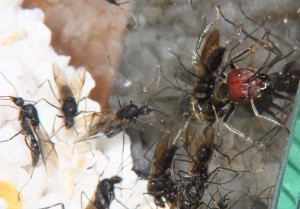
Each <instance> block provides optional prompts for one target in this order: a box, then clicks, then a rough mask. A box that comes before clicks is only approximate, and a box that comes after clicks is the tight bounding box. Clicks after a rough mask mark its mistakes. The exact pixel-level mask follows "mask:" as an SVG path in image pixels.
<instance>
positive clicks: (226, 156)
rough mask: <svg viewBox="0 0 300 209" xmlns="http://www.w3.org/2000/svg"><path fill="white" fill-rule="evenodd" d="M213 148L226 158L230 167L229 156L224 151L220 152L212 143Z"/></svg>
mask: <svg viewBox="0 0 300 209" xmlns="http://www.w3.org/2000/svg"><path fill="white" fill-rule="evenodd" d="M214 149H215V150H216V151H217V152H218V153H219V154H221V155H222V156H223V157H225V158H227V161H228V166H229V167H230V164H231V162H230V158H229V156H228V155H226V154H224V153H222V152H221V151H220V150H219V149H218V148H217V146H216V145H215V144H214Z"/></svg>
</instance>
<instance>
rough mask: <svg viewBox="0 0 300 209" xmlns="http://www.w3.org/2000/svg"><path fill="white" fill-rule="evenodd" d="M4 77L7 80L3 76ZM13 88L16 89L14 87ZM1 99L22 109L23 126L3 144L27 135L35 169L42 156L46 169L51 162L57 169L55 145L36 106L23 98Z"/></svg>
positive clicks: (26, 140)
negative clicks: (27, 102)
mask: <svg viewBox="0 0 300 209" xmlns="http://www.w3.org/2000/svg"><path fill="white" fill-rule="evenodd" d="M2 76H3V77H4V78H5V76H4V75H3V74H2ZM5 79H6V78H5ZM6 80H7V79H6ZM7 81H8V80H7ZM8 82H9V81H8ZM9 84H11V85H12V86H13V84H12V83H10V82H9ZM13 88H14V89H15V87H14V86H13ZM15 90H16V89H15ZM0 98H1V99H4V100H6V99H10V100H11V101H12V102H13V103H14V104H15V105H16V106H17V107H19V108H20V109H19V110H20V111H19V117H18V120H19V121H20V125H21V130H20V131H19V132H18V133H16V134H15V135H14V136H12V137H11V138H9V139H7V140H3V141H1V142H6V141H10V140H12V139H13V138H14V137H15V136H17V135H19V134H23V135H25V142H26V144H27V146H28V148H29V149H30V151H31V156H32V166H33V167H35V166H36V165H37V164H38V162H39V159H40V156H41V157H42V160H43V162H44V164H45V167H46V168H47V163H48V162H51V164H52V165H53V166H55V167H57V165H58V157H57V153H56V151H55V148H54V144H53V143H52V142H51V140H50V138H49V136H48V134H47V132H46V131H45V129H44V127H43V125H42V124H41V123H40V120H39V116H38V112H37V109H36V108H35V106H34V105H33V104H25V101H24V99H23V98H21V97H13V96H1V97H0Z"/></svg>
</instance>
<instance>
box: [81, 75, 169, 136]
mask: <svg viewBox="0 0 300 209" xmlns="http://www.w3.org/2000/svg"><path fill="white" fill-rule="evenodd" d="M115 81H116V80H115ZM157 85H158V83H157ZM151 99H152V95H151V96H150V97H149V99H148V101H147V104H146V105H142V106H140V107H139V106H137V105H136V104H133V103H132V101H131V100H130V104H129V105H126V106H123V107H122V105H121V103H120V100H119V98H118V96H117V100H118V104H119V107H120V108H118V109H112V110H102V111H101V112H94V113H91V114H89V115H86V116H84V118H83V119H84V122H85V124H87V131H86V132H84V133H81V134H79V136H78V138H77V139H78V140H77V142H80V141H85V140H88V139H90V138H89V137H91V136H94V135H96V134H97V133H104V134H105V135H106V136H107V137H109V138H110V137H112V136H114V135H116V134H118V133H119V132H120V131H124V130H125V128H127V127H128V126H129V125H130V124H131V123H136V121H137V119H138V118H139V116H141V115H148V114H150V113H151V112H152V111H155V112H158V113H160V114H163V115H164V116H166V117H168V115H166V114H165V113H163V112H161V111H159V110H156V109H153V108H150V107H149V103H150V101H151Z"/></svg>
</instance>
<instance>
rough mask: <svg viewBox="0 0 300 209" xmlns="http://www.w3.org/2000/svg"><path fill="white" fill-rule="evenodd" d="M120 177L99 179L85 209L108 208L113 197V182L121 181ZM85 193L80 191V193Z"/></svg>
mask: <svg viewBox="0 0 300 209" xmlns="http://www.w3.org/2000/svg"><path fill="white" fill-rule="evenodd" d="M121 181H122V178H121V177H119V176H113V177H111V178H107V179H103V180H101V181H99V183H98V186H97V188H96V191H95V194H94V196H93V197H92V199H91V200H90V201H89V203H88V205H87V206H85V207H82V208H85V209H109V206H110V203H111V202H112V201H113V200H114V199H115V193H114V189H115V184H118V183H121ZM83 194H85V193H84V192H82V194H81V195H83Z"/></svg>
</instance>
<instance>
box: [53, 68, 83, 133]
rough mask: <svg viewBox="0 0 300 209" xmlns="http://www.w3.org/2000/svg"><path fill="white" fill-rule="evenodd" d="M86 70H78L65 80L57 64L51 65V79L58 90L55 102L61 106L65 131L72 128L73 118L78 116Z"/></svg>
mask: <svg viewBox="0 0 300 209" xmlns="http://www.w3.org/2000/svg"><path fill="white" fill-rule="evenodd" d="M85 74H86V70H85V69H84V68H79V69H78V70H77V71H76V72H74V73H73V75H72V76H71V77H70V78H69V79H67V77H66V75H65V73H64V72H63V71H62V70H61V69H60V68H59V66H58V65H57V64H55V63H54V64H53V78H54V80H55V83H56V86H57V88H58V98H57V100H58V101H59V103H60V104H61V105H62V106H61V112H62V113H63V116H62V117H63V118H64V123H65V126H66V128H67V129H70V128H71V127H73V126H74V123H75V122H74V117H76V116H77V115H79V114H80V112H78V103H79V101H80V95H81V90H82V87H83V84H84V81H85Z"/></svg>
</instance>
